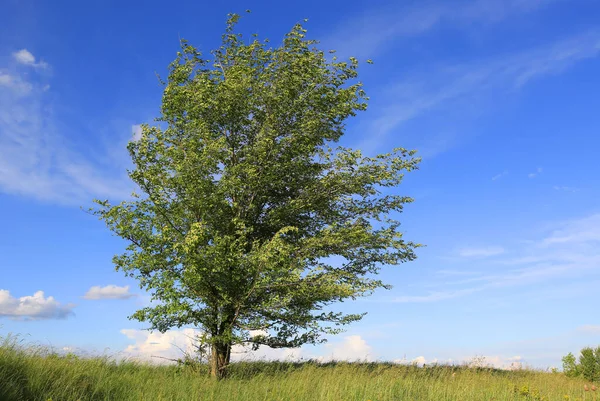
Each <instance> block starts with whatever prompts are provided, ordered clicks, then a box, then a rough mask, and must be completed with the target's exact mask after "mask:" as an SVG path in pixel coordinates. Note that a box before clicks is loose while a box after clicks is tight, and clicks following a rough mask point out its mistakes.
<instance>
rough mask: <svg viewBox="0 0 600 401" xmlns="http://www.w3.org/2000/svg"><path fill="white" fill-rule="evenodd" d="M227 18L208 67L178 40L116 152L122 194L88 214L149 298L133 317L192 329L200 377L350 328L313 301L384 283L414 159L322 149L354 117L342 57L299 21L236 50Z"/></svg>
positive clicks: (349, 72) (357, 106)
mask: <svg viewBox="0 0 600 401" xmlns="http://www.w3.org/2000/svg"><path fill="white" fill-rule="evenodd" d="M237 19H238V16H237V15H231V16H230V18H229V20H228V24H227V29H226V32H225V34H224V35H223V43H222V46H221V47H220V48H218V49H217V50H215V51H213V52H211V55H212V57H211V58H210V59H205V58H203V57H202V55H201V53H200V52H199V51H198V50H197V49H196V48H194V47H192V46H191V45H189V44H188V43H187V42H185V41H183V42H182V49H181V51H180V52H179V53H178V54H177V58H176V59H175V61H174V62H173V63H171V65H170V67H169V74H168V78H167V80H166V82H164V84H165V88H164V95H163V100H162V113H161V116H160V117H159V118H158V121H159V124H157V125H156V126H149V125H144V126H143V128H142V135H141V139H140V140H138V141H132V142H131V143H130V144H129V146H128V149H129V152H130V155H131V158H132V160H133V163H134V165H135V168H134V169H133V170H132V171H131V172H130V177H131V179H132V180H133V181H134V182H135V183H136V184H137V185H138V186H139V191H138V194H137V195H135V198H134V199H133V200H129V201H124V202H122V203H120V204H117V205H112V204H110V203H109V202H108V201H97V202H98V203H99V205H100V207H99V208H98V209H96V210H95V213H96V214H97V215H98V216H99V217H100V218H101V219H102V220H104V221H105V222H106V224H107V225H108V227H109V228H110V229H111V230H112V231H113V232H114V233H116V234H117V235H118V236H120V237H123V238H125V239H126V240H128V241H129V243H130V245H129V246H128V247H127V251H126V252H125V253H124V254H122V255H119V256H116V257H115V258H114V262H115V264H116V267H117V269H118V270H121V271H123V272H125V273H126V274H128V275H130V276H132V277H135V278H137V279H138V280H139V282H140V285H141V287H142V288H144V289H146V290H147V291H149V292H150V293H151V295H152V298H153V300H154V301H156V302H155V303H153V304H152V306H149V307H146V308H143V309H141V310H139V311H138V312H136V313H135V314H134V315H133V317H134V318H136V319H138V320H141V321H146V322H149V323H150V324H151V327H152V328H153V329H157V330H160V331H165V330H168V329H170V328H172V327H180V326H184V325H185V326H194V327H199V328H201V329H202V331H203V332H204V333H205V334H204V337H203V341H204V342H205V343H207V344H210V347H211V350H212V358H213V370H214V374H215V375H216V376H220V375H222V374H223V372H224V368H225V367H226V366H227V364H228V363H229V360H230V353H231V347H232V346H233V345H235V344H251V345H253V346H259V345H267V346H270V347H297V346H300V345H302V344H305V343H316V342H319V341H322V339H323V337H322V334H323V333H325V334H331V333H337V332H338V331H339V329H340V327H342V326H343V325H345V324H348V323H350V322H353V321H356V320H358V319H360V318H361V317H362V314H342V313H339V312H334V311H332V310H331V309H330V307H329V305H330V304H332V303H334V302H337V301H343V300H346V299H354V298H356V297H359V296H364V295H368V294H370V293H372V292H373V291H374V290H375V289H377V288H380V287H385V285H384V283H382V282H381V281H380V280H377V279H375V278H374V275H375V274H376V273H377V272H378V271H379V269H380V267H381V266H382V265H397V264H399V263H401V262H405V261H410V260H413V259H414V258H415V254H414V248H415V246H417V245H416V244H414V243H411V242H407V241H405V240H404V239H403V237H402V234H401V232H400V231H399V225H400V223H399V222H398V221H397V220H395V219H394V217H395V216H394V213H397V212H400V211H402V208H403V206H404V204H405V203H407V202H411V201H412V199H411V198H409V197H405V196H400V195H399V194H397V193H396V192H397V191H396V188H397V186H398V184H400V182H401V180H402V177H403V172H404V171H411V170H413V169H415V168H417V163H418V159H415V158H414V157H413V155H414V152H412V151H410V152H409V151H407V150H405V149H395V150H393V151H392V152H390V153H387V154H381V155H378V156H375V157H365V156H363V155H362V154H361V152H360V151H358V150H352V149H349V148H344V147H333V145H334V144H335V143H336V142H337V141H338V140H339V139H340V137H341V136H342V135H343V133H344V130H345V127H346V120H347V119H348V118H349V117H352V116H354V115H356V113H357V112H358V111H361V110H365V109H366V101H367V97H366V96H365V92H364V91H363V89H362V84H361V83H360V82H356V78H357V76H358V61H357V60H356V59H354V58H350V60H348V61H339V60H338V59H337V58H336V57H335V56H326V54H325V53H324V52H323V51H321V50H319V49H318V48H317V47H316V44H317V42H316V41H314V40H308V39H306V37H305V33H306V30H305V29H304V28H303V27H302V26H301V25H300V24H298V25H296V26H294V27H293V29H292V30H291V32H289V33H288V34H287V35H286V36H285V38H284V40H283V43H282V44H281V46H279V47H276V48H271V47H267V44H266V43H267V42H266V41H263V42H261V41H259V40H258V39H256V38H254V39H253V40H252V41H251V42H248V41H245V40H244V39H243V37H242V35H241V34H238V33H236V32H235V30H234V28H235V25H236V21H237ZM329 58H330V59H329ZM384 189H385V191H383V190H384Z"/></svg>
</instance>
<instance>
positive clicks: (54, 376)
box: [0, 340, 600, 401]
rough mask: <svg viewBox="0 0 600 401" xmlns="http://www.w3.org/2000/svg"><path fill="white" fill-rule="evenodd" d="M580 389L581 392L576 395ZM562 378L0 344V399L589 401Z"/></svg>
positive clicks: (590, 396) (578, 386)
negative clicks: (155, 358) (214, 364)
mask: <svg viewBox="0 0 600 401" xmlns="http://www.w3.org/2000/svg"><path fill="white" fill-rule="evenodd" d="M586 384H587V386H588V388H589V389H590V390H589V391H586V390H585V389H584V386H585V385H586ZM598 393H600V391H592V390H591V383H586V382H585V381H583V380H581V379H570V378H567V377H565V376H564V375H563V374H562V373H549V372H542V371H534V370H515V371H506V370H496V369H491V368H468V367H466V366H428V367H425V368H420V367H417V366H407V365H398V364H392V363H380V362H378V363H347V362H337V363H327V364H318V363H316V362H302V363H292V362H240V363H234V364H232V366H231V370H230V377H229V378H228V379H227V380H223V381H219V382H217V381H214V380H212V379H211V378H210V377H208V375H207V370H206V367H205V366H199V365H196V366H195V367H191V366H176V365H170V366H165V365H162V366H161V365H148V364H140V363H133V362H120V363H117V362H115V361H113V360H110V359H109V358H108V357H103V358H81V357H76V356H74V355H70V356H69V355H62V356H61V355H57V354H54V353H52V352H49V351H47V350H44V349H42V348H39V347H38V348H35V347H34V348H31V347H30V348H23V347H21V346H19V345H18V343H16V342H15V341H11V340H4V342H3V343H2V344H0V400H2V401H17V400H27V401H34V400H41V401H47V400H52V401H71V400H82V401H87V400H136V401H139V400H222V401H230V400H231V401H233V400H286V401H287V400H297V401H300V400H336V401H338V400H339V401H344V400H371V401H375V400H413V401H414V400H434V401H443V400H457V401H458V400H548V401H552V400H562V401H565V400H596V399H600V395H599V394H598Z"/></svg>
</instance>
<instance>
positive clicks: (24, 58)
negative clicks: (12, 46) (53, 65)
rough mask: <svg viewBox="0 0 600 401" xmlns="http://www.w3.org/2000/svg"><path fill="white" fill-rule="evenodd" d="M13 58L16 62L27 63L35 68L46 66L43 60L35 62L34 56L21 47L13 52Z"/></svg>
mask: <svg viewBox="0 0 600 401" xmlns="http://www.w3.org/2000/svg"><path fill="white" fill-rule="evenodd" d="M13 58H14V59H15V60H17V62H19V63H21V64H25V65H29V66H32V67H36V68H47V67H48V64H47V63H46V62H44V61H40V62H38V63H36V62H35V56H34V55H33V54H31V52H30V51H29V50H27V49H21V50H19V51H17V52H14V53H13Z"/></svg>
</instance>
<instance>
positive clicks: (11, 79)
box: [0, 71, 33, 98]
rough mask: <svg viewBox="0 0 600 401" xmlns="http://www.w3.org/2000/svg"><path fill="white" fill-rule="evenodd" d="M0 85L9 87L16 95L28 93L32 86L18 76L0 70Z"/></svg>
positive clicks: (21, 95) (20, 95)
mask: <svg viewBox="0 0 600 401" xmlns="http://www.w3.org/2000/svg"><path fill="white" fill-rule="evenodd" d="M0 86H4V87H6V88H9V89H10V90H11V91H12V92H13V94H14V95H15V96H17V97H19V98H20V97H23V96H26V95H28V94H29V93H30V92H31V90H32V89H33V86H32V85H31V84H30V83H29V82H26V81H23V80H22V79H21V78H20V77H19V76H15V75H10V74H6V73H3V72H1V71H0Z"/></svg>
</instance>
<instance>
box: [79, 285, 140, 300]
mask: <svg viewBox="0 0 600 401" xmlns="http://www.w3.org/2000/svg"><path fill="white" fill-rule="evenodd" d="M135 296H136V295H135V294H132V293H130V292H129V286H128V285H126V286H123V287H119V286H117V285H113V284H110V285H107V286H104V287H100V286H99V285H96V286H93V287H92V288H90V289H89V290H88V291H87V292H86V293H85V295H84V296H83V298H85V299H129V298H132V297H135Z"/></svg>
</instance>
